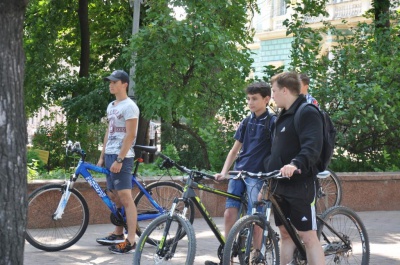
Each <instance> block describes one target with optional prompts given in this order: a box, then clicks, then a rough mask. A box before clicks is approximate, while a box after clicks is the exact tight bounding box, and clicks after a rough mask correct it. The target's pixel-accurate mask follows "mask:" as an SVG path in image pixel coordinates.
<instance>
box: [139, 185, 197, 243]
mask: <svg viewBox="0 0 400 265" xmlns="http://www.w3.org/2000/svg"><path fill="white" fill-rule="evenodd" d="M146 189H147V191H148V192H149V193H150V195H151V197H152V198H153V199H154V200H155V201H156V202H157V204H158V205H160V206H161V207H162V208H163V209H164V211H165V213H167V212H168V211H169V209H170V208H171V205H172V202H173V200H174V198H175V197H178V198H180V197H182V193H183V188H182V187H181V186H180V185H178V184H176V183H174V182H169V181H160V182H155V183H152V184H150V185H149V186H147V188H146ZM135 204H136V209H137V213H138V216H140V215H141V214H146V213H147V214H148V213H153V214H155V213H159V211H158V210H157V209H156V208H154V206H153V205H152V204H151V202H150V201H149V199H148V198H147V197H146V196H145V194H144V193H142V192H140V193H139V194H138V195H137V196H136V198H135ZM183 206H184V204H179V206H178V207H177V213H181V212H182V208H183ZM194 211H195V210H194V205H193V203H192V202H190V204H189V208H188V210H187V213H186V218H187V219H188V220H189V221H190V223H193V220H194V215H195V212H194ZM152 220H154V219H149V220H142V221H139V222H138V224H137V228H136V234H137V235H138V236H140V235H141V234H142V232H143V230H144V229H145V228H146V227H147V226H148V225H149V223H150V222H151V221H152ZM150 242H151V241H150ZM150 242H148V243H150Z"/></svg>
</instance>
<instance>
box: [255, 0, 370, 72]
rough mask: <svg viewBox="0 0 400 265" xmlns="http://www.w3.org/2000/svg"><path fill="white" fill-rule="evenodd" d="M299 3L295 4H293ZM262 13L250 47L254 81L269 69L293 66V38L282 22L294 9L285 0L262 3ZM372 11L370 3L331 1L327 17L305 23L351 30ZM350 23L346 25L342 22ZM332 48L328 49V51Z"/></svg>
mask: <svg viewBox="0 0 400 265" xmlns="http://www.w3.org/2000/svg"><path fill="white" fill-rule="evenodd" d="M293 1H296V0H292V2H293ZM258 6H259V10H260V12H259V13H255V14H254V17H253V19H252V27H253V28H254V29H255V36H254V43H252V44H251V45H250V46H249V47H250V49H251V50H252V52H253V53H254V54H253V59H254V63H253V69H254V72H253V73H252V75H253V76H252V77H257V78H261V77H262V76H264V73H263V70H264V67H265V66H267V65H273V66H281V65H288V64H289V63H290V50H291V42H292V37H290V36H286V28H285V26H284V25H283V21H285V20H286V19H290V18H291V15H292V14H293V12H294V11H293V9H292V8H286V0H259V1H258ZM370 8H371V0H330V1H329V3H328V4H327V12H328V13H329V16H327V17H309V18H306V22H308V23H309V24H310V26H311V27H316V28H317V27H320V26H322V21H329V22H330V23H331V24H333V25H336V26H338V27H343V28H345V27H349V26H350V25H351V26H354V25H356V24H357V23H358V22H360V21H364V20H366V18H364V17H363V14H364V13H365V12H366V11H367V10H369V9H370ZM344 19H345V20H346V21H347V22H348V23H347V24H343V23H342V20H344ZM326 45H327V46H329V42H328V41H327V43H326ZM327 48H329V47H327Z"/></svg>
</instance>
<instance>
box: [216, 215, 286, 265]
mask: <svg viewBox="0 0 400 265" xmlns="http://www.w3.org/2000/svg"><path fill="white" fill-rule="evenodd" d="M254 225H257V226H258V227H261V228H263V227H264V220H263V219H262V217H260V216H258V215H248V216H245V217H243V218H240V219H239V220H238V221H237V222H236V223H235V224H234V225H233V227H232V229H231V230H230V232H229V235H228V238H227V239H226V242H225V247H224V255H223V258H222V264H223V265H230V264H253V263H252V257H251V256H250V255H251V254H250V253H246V249H247V246H246V245H247V244H248V243H249V242H252V241H253V240H252V238H253V233H252V232H251V231H253V226H254ZM267 229H268V237H267V240H266V242H265V245H264V246H265V249H264V247H262V248H261V254H262V255H263V256H264V261H263V262H262V263H263V264H268V265H271V264H272V265H279V264H280V256H279V245H278V241H279V240H278V237H277V234H276V233H275V231H274V230H273V229H272V228H271V226H270V224H267ZM249 249H250V250H254V249H253V246H251V247H250V248H249ZM253 255H254V254H253ZM259 263H260V261H258V262H256V263H254V264H259Z"/></svg>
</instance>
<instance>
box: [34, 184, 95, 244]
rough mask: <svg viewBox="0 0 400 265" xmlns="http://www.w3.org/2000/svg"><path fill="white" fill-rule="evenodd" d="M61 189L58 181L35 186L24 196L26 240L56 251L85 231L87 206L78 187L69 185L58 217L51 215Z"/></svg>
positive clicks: (58, 200) (61, 193) (63, 189)
mask: <svg viewBox="0 0 400 265" xmlns="http://www.w3.org/2000/svg"><path fill="white" fill-rule="evenodd" d="M64 192H65V187H64V186H63V185H61V184H50V185H46V186H43V187H41V188H39V189H36V190H35V191H33V192H32V194H31V195H30V196H29V198H28V215H27V226H26V240H27V241H28V242H29V243H30V244H31V245H32V246H34V247H36V248H38V249H41V250H45V251H59V250H62V249H66V248H68V247H70V246H72V245H73V244H75V243H76V242H77V241H78V240H79V239H80V238H81V237H82V235H83V234H84V233H85V231H86V228H87V226H88V222H89V208H88V206H87V203H86V201H85V199H84V198H83V196H82V195H81V194H80V193H79V191H77V190H75V189H72V190H71V196H70V197H69V200H68V203H67V205H66V207H65V209H64V214H63V215H62V218H60V219H58V220H55V219H54V218H53V216H54V212H55V211H56V209H57V207H58V204H59V202H60V200H61V197H62V196H63V194H64Z"/></svg>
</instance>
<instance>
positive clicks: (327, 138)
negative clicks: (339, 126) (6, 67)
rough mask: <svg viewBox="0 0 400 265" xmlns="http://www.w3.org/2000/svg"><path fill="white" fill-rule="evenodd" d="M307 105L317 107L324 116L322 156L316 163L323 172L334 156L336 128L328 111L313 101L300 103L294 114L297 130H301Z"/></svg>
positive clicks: (322, 116)
mask: <svg viewBox="0 0 400 265" xmlns="http://www.w3.org/2000/svg"><path fill="white" fill-rule="evenodd" d="M307 105H310V106H313V107H314V108H316V109H317V110H318V112H319V114H320V115H321V118H322V124H323V128H324V130H323V134H324V137H323V144H322V152H321V156H320V159H319V160H318V162H317V165H316V166H317V168H318V170H319V171H320V172H322V171H325V170H326V169H327V168H328V165H329V163H330V162H331V159H332V156H333V149H334V147H335V139H336V129H335V126H334V125H333V122H332V120H331V118H330V117H329V114H328V113H326V112H325V111H323V110H320V109H319V108H318V107H317V106H315V105H314V104H312V103H303V104H301V105H300V107H298V109H297V111H296V113H295V114H294V128H295V130H296V131H297V132H298V131H299V119H300V113H301V111H302V110H303V109H304V108H305V107H306V106H307Z"/></svg>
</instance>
